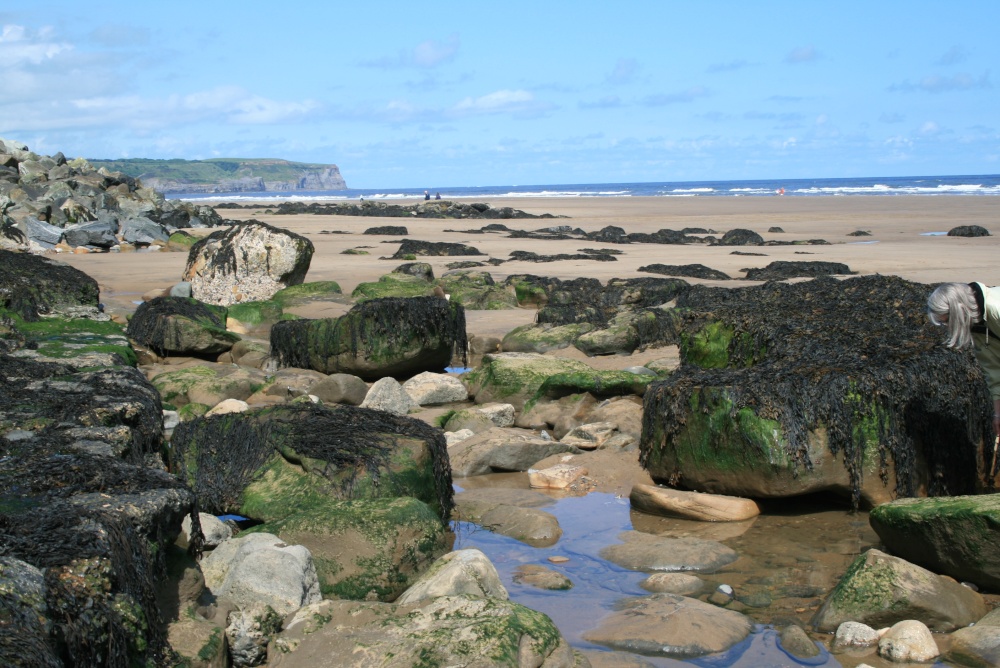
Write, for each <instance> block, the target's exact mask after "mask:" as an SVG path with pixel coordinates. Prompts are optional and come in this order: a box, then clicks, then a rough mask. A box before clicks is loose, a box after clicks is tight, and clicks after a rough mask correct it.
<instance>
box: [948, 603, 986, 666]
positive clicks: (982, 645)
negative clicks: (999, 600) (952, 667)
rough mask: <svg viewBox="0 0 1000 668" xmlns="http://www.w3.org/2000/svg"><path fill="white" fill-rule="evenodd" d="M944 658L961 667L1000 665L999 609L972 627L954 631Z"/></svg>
mask: <svg viewBox="0 0 1000 668" xmlns="http://www.w3.org/2000/svg"><path fill="white" fill-rule="evenodd" d="M950 639H951V648H950V649H949V651H948V654H947V656H946V657H945V658H946V659H947V660H948V661H949V662H953V663H957V664H960V665H963V666H998V665H1000V609H994V610H992V611H990V612H989V614H987V615H986V616H985V617H983V618H982V619H980V620H979V621H978V622H976V624H975V625H973V626H968V627H966V628H964V629H958V630H957V631H954V632H953V633H952V634H951V636H950Z"/></svg>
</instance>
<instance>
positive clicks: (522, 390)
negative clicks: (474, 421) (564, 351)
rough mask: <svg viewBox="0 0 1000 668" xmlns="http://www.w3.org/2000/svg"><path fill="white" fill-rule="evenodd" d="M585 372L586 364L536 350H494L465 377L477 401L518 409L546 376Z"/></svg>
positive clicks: (587, 367) (532, 395)
mask: <svg viewBox="0 0 1000 668" xmlns="http://www.w3.org/2000/svg"><path fill="white" fill-rule="evenodd" d="M589 371H591V368H590V367H589V366H587V365H586V364H584V363H583V362H579V361H577V360H571V359H566V358H555V357H548V356H545V355H540V354H538V353H495V354H489V355H483V359H482V362H481V364H480V366H479V368H477V369H476V370H475V371H472V372H471V373H469V374H468V375H467V376H466V380H467V382H468V383H469V394H471V395H472V396H473V397H475V401H476V403H477V404H484V403H493V402H503V403H509V404H512V405H513V406H514V408H515V409H516V410H521V409H522V408H523V407H524V404H525V402H527V401H528V400H529V399H531V398H532V397H534V396H535V394H536V393H537V392H538V390H539V388H540V387H541V386H542V383H544V382H545V380H546V379H548V378H549V377H550V376H552V375H554V374H557V373H572V372H580V373H584V372H589Z"/></svg>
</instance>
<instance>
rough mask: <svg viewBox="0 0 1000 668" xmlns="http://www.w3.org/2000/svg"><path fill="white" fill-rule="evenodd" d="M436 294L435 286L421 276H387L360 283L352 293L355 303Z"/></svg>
mask: <svg viewBox="0 0 1000 668" xmlns="http://www.w3.org/2000/svg"><path fill="white" fill-rule="evenodd" d="M433 294H434V286H433V285H431V284H430V283H428V282H427V281H425V280H424V279H423V278H421V277H419V276H411V275H409V274H395V273H393V274H386V275H385V276H380V277H379V279H378V280H377V281H365V282H362V283H358V285H357V286H356V287H355V288H354V291H353V292H352V293H351V297H352V298H353V299H354V301H355V302H357V303H361V302H364V301H367V300H369V299H383V298H385V297H397V298H406V297H429V296H431V295H433Z"/></svg>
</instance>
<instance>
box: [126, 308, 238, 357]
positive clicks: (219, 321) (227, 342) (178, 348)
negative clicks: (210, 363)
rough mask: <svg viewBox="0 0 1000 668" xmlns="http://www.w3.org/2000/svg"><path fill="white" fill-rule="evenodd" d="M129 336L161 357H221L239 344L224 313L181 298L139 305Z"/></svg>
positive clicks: (129, 325)
mask: <svg viewBox="0 0 1000 668" xmlns="http://www.w3.org/2000/svg"><path fill="white" fill-rule="evenodd" d="M127 334H128V336H129V338H131V339H132V340H133V341H135V342H136V343H138V344H139V345H142V346H145V347H147V348H149V349H151V350H153V351H154V352H155V353H156V354H158V355H160V356H161V357H165V356H167V355H168V354H170V355H195V356H197V355H218V354H219V353H221V352H225V351H227V350H229V349H230V348H232V347H233V344H235V343H236V342H237V341H239V340H240V337H239V335H238V334H234V333H232V332H229V331H226V313H225V309H222V310H221V311H220V310H219V309H218V307H210V306H209V305H207V304H204V303H202V302H199V301H198V300H195V299H184V298H181V297H157V298H156V299H153V300H152V301H148V302H143V303H142V304H140V305H139V307H138V308H137V309H136V310H135V314H134V315H133V316H132V318H131V319H130V320H129V324H128V330H127Z"/></svg>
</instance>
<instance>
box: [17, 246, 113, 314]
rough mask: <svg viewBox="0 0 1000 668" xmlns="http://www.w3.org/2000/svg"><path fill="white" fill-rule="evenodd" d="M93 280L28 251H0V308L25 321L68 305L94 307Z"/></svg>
mask: <svg viewBox="0 0 1000 668" xmlns="http://www.w3.org/2000/svg"><path fill="white" fill-rule="evenodd" d="M99 301H100V293H99V290H98V287H97V281H95V280H94V279H93V278H91V277H90V276H88V275H87V274H85V273H83V272H82V271H80V270H79V269H76V268H75V267H71V266H69V265H67V264H63V263H62V262H56V261H55V260H50V259H48V258H45V257H42V256H39V255H31V254H28V253H15V252H12V251H7V250H0V308H4V309H9V310H11V311H13V312H14V313H16V314H17V315H19V316H20V317H21V318H24V319H26V320H37V319H38V317H39V315H42V314H48V313H55V312H59V311H61V310H64V309H65V308H66V307H70V306H95V307H96V306H97V304H98V302H99Z"/></svg>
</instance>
